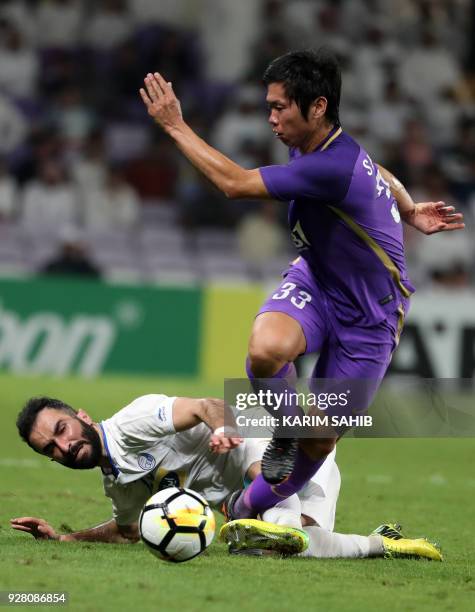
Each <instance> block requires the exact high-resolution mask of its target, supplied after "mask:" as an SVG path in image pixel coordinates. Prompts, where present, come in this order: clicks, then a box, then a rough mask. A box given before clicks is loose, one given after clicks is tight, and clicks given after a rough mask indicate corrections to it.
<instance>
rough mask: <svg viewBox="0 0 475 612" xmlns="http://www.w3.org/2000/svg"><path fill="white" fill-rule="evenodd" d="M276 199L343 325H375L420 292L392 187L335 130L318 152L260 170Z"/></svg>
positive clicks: (362, 152) (293, 152)
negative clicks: (410, 272) (285, 203)
mask: <svg viewBox="0 0 475 612" xmlns="http://www.w3.org/2000/svg"><path fill="white" fill-rule="evenodd" d="M260 172H261V175H262V178H263V180H264V183H265V185H266V187H267V190H268V191H269V193H270V194H271V196H272V197H273V198H275V199H277V200H287V201H289V202H290V206H289V214H288V219H289V226H290V231H291V237H292V240H293V242H294V244H295V246H296V247H297V249H298V250H299V252H300V255H301V256H302V257H304V258H305V260H306V261H307V262H308V264H309V266H310V269H311V270H312V273H313V274H314V276H315V278H316V279H317V281H318V282H319V284H320V286H321V287H322V288H323V289H324V291H325V293H326V295H327V296H328V297H330V299H331V300H332V302H333V304H334V307H335V312H336V314H337V316H338V318H339V319H340V320H341V321H342V322H344V323H348V324H350V323H359V324H360V325H374V324H375V323H378V322H379V321H382V320H383V319H385V318H386V317H387V315H388V313H392V312H395V311H396V310H397V309H398V307H399V306H401V305H403V304H404V301H405V300H404V298H407V297H408V296H409V295H410V293H412V292H413V291H414V288H413V287H412V285H411V284H410V282H409V279H408V277H407V272H406V264H405V259H404V247H403V236H402V224H401V218H400V216H399V211H398V208H397V203H396V201H395V199H394V198H393V196H392V194H391V191H390V189H389V185H388V183H387V182H386V181H384V179H383V178H382V176H381V174H380V172H379V170H378V167H377V166H376V165H375V164H374V163H373V161H372V160H371V158H370V157H369V155H368V154H367V153H366V151H365V150H364V149H363V148H362V147H360V145H359V144H358V143H357V142H355V141H354V140H353V139H352V138H351V137H350V136H348V134H346V133H345V132H343V131H342V130H341V128H339V127H336V128H334V129H333V130H332V131H331V132H330V134H329V135H328V137H327V138H326V139H325V140H324V141H323V142H322V143H321V144H320V145H319V147H318V148H317V149H316V150H315V151H313V152H312V153H307V154H305V155H302V154H301V153H300V152H299V151H297V150H296V149H290V162H289V163H288V164H287V165H283V166H266V167H263V168H261V169H260Z"/></svg>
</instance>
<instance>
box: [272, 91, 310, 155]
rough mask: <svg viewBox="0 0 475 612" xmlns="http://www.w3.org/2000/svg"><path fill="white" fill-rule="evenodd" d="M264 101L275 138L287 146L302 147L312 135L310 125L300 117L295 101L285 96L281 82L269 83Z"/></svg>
mask: <svg viewBox="0 0 475 612" xmlns="http://www.w3.org/2000/svg"><path fill="white" fill-rule="evenodd" d="M266 102H267V107H268V109H269V123H270V124H271V126H272V131H273V132H274V134H275V136H276V138H279V140H281V141H282V142H283V143H284V144H285V145H287V146H288V147H302V146H303V145H304V144H305V143H306V142H307V141H308V140H309V137H310V136H311V135H312V125H311V124H310V123H309V122H308V121H306V120H305V119H304V118H303V117H302V113H301V112H300V109H299V107H298V106H297V104H296V103H295V101H294V100H292V101H290V100H289V99H288V98H287V96H286V94H285V89H284V86H283V84H282V83H270V85H269V86H268V88H267V97H266Z"/></svg>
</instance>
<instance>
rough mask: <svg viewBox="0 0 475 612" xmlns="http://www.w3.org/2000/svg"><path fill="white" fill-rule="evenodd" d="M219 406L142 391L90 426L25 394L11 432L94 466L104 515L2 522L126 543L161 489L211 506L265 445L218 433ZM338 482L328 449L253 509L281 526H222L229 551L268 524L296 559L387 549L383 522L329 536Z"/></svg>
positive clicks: (67, 460)
mask: <svg viewBox="0 0 475 612" xmlns="http://www.w3.org/2000/svg"><path fill="white" fill-rule="evenodd" d="M227 410H229V408H227V407H226V406H225V404H224V402H223V401H222V400H219V399H212V398H207V399H192V398H183V397H168V396H166V395H158V394H150V395H144V396H142V397H139V398H137V399H135V400H133V401H132V402H131V403H130V404H128V405H127V406H125V408H123V409H122V410H120V411H119V412H117V413H116V414H114V415H113V416H112V417H111V418H109V419H107V420H105V421H102V422H101V423H95V422H94V421H93V420H92V419H91V417H90V416H89V415H88V414H87V413H86V412H84V411H83V410H80V411H77V412H76V411H75V410H74V409H73V408H71V407H70V406H69V405H67V404H65V403H64V402H61V401H60V400H55V399H52V398H45V397H43V398H32V399H31V400H30V401H29V402H28V403H27V404H26V406H25V407H24V409H23V410H22V411H21V413H20V414H19V416H18V419H17V427H18V430H19V433H20V435H21V437H22V438H23V439H24V440H25V441H26V442H27V443H28V444H29V446H31V447H32V448H33V449H34V450H35V451H37V452H38V453H41V454H43V455H46V456H48V457H50V459H52V460H53V461H57V462H58V463H61V464H63V465H65V466H66V467H70V468H72V469H91V468H94V467H100V468H101V471H102V477H103V485H104V491H105V494H106V496H108V497H109V498H110V499H111V501H112V513H113V518H112V519H111V520H109V521H107V522H106V523H103V524H101V525H98V526H96V527H92V528H90V529H85V530H82V531H78V532H75V533H71V534H62V535H59V534H57V533H56V532H55V530H54V529H53V527H51V525H49V524H48V523H47V522H46V521H45V520H44V519H39V518H35V517H21V518H15V519H12V520H11V525H12V527H13V528H14V529H17V530H20V531H25V532H27V533H30V534H32V535H33V536H34V537H35V538H37V539H56V540H60V541H81V540H83V541H84V540H87V541H100V542H134V541H137V540H138V539H139V534H138V526H137V522H138V518H139V514H140V511H141V509H142V507H143V505H144V504H145V502H146V500H147V499H148V498H149V497H150V496H151V495H152V494H153V493H155V492H156V491H157V490H160V489H163V488H165V487H167V486H183V487H187V488H190V489H193V490H195V491H197V492H198V493H200V494H201V495H203V496H204V497H205V498H206V499H207V501H208V502H209V503H210V505H212V506H214V507H215V508H219V507H220V505H221V504H222V503H223V501H224V499H225V498H226V496H227V495H229V493H230V492H231V491H234V490H236V489H237V488H239V487H240V486H242V483H243V480H244V479H245V478H246V477H247V478H249V477H251V478H253V477H255V476H256V475H257V474H258V473H259V462H260V459H261V457H262V453H263V452H264V449H265V446H266V443H267V440H263V439H246V440H241V439H240V438H238V437H237V436H236V435H234V436H232V435H231V436H229V434H227V435H225V432H224V428H223V426H222V424H223V423H224V420H225V412H226V411H227ZM228 418H229V417H228ZM227 422H229V421H227ZM228 436H229V437H228ZM339 489H340V473H339V470H338V467H337V465H336V463H335V455H334V453H332V454H331V455H330V456H329V457H328V459H327V460H326V461H325V465H324V466H323V467H322V469H321V470H319V472H318V473H317V474H316V476H315V477H314V479H312V481H311V482H310V483H308V485H307V486H306V487H305V488H304V489H303V490H302V491H301V492H299V495H298V496H297V495H294V496H292V497H291V498H288V499H286V500H283V502H282V504H278V505H277V506H276V507H274V508H270V509H269V510H268V511H266V513H264V514H263V516H262V518H263V519H264V520H265V521H269V522H271V523H273V524H276V525H281V526H282V527H276V528H274V527H272V525H271V526H270V527H266V525H267V523H262V522H260V521H254V523H255V524H256V525H258V527H255V526H253V528H252V529H251V530H250V531H251V532H252V533H251V534H250V535H251V538H250V539H249V540H248V541H247V540H246V538H242V537H240V526H239V525H238V528H237V529H234V530H233V528H232V524H231V523H228V524H227V525H231V531H229V530H228V532H227V535H228V536H229V537H226V538H225V539H226V540H227V541H228V542H230V544H231V545H232V546H231V548H233V546H234V548H235V549H236V550H237V549H239V550H246V549H249V548H252V547H253V538H252V536H253V535H256V533H257V535H258V536H259V540H260V544H259V546H260V548H265V546H264V545H263V544H262V536H264V537H265V536H266V535H269V536H270V537H269V541H270V542H271V540H272V536H273V535H274V534H273V533H271V532H272V531H273V530H274V529H275V530H276V533H277V534H278V535H281V534H285V535H289V534H290V537H291V538H293V539H294V541H295V543H296V549H298V550H299V551H301V552H302V554H303V555H305V556H314V557H368V556H385V555H386V556H387V555H388V554H390V552H391V551H389V550H388V546H389V547H391V542H393V540H389V539H388V538H387V537H384V536H385V535H392V536H393V537H395V538H396V539H399V538H401V535H400V534H399V533H398V532H397V531H396V530H394V533H388V531H387V529H386V530H383V531H384V533H377V534H373V535H371V536H368V537H365V536H359V535H343V534H335V533H332V532H333V526H334V521H335V509H336V502H337V499H338V494H339ZM302 519H303V522H302ZM235 523H240V522H239V521H235ZM261 525H262V526H261ZM266 529H270V532H269V531H266ZM246 535H247V534H246ZM231 536H232V537H231ZM234 536H236V537H234ZM276 541H277V545H275V542H276ZM386 541H387V542H389V545H388V544H387V542H386ZM414 542H416V540H414ZM421 542H425V541H424V540H421ZM273 543H274V544H273V546H271V545H269V548H272V547H274V548H276V549H277V550H279V538H278V537H277V538H275V537H274V539H273ZM271 544H272V542H271ZM427 544H429V543H427ZM429 546H430V545H429ZM421 547H422V548H421ZM419 548H421V551H422V553H421V555H420V556H428V554H423V553H424V550H422V549H424V546H422V545H420V546H419ZM434 550H435V549H434ZM393 552H394V551H393ZM425 552H427V551H425ZM431 553H432V551H431ZM432 554H433V553H432Z"/></svg>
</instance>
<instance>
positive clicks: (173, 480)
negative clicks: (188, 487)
mask: <svg viewBox="0 0 475 612" xmlns="http://www.w3.org/2000/svg"><path fill="white" fill-rule="evenodd" d="M181 486H182V484H181V482H180V477H179V476H178V474H177V473H176V472H167V473H166V474H165V476H164V477H163V478H162V479H161V480H160V482H159V483H158V491H162V490H163V489H168V488H169V487H177V488H178V487H181Z"/></svg>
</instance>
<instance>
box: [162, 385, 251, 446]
mask: <svg viewBox="0 0 475 612" xmlns="http://www.w3.org/2000/svg"><path fill="white" fill-rule="evenodd" d="M199 423H206V425H208V427H209V428H210V429H211V431H212V432H213V433H212V434H211V438H210V448H211V450H212V451H213V452H214V453H218V454H221V453H227V452H228V451H230V450H232V449H233V448H236V446H239V444H241V442H242V439H241V438H240V437H239V436H238V434H237V433H236V421H235V420H234V415H233V413H232V411H231V409H230V408H229V406H227V405H226V404H225V402H224V401H223V400H222V399H217V398H213V397H206V398H201V399H194V398H191V397H177V398H176V400H175V402H174V404H173V426H174V427H175V430H176V431H183V430H184V429H190V428H191V427H194V426H195V425H198V424H199Z"/></svg>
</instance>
